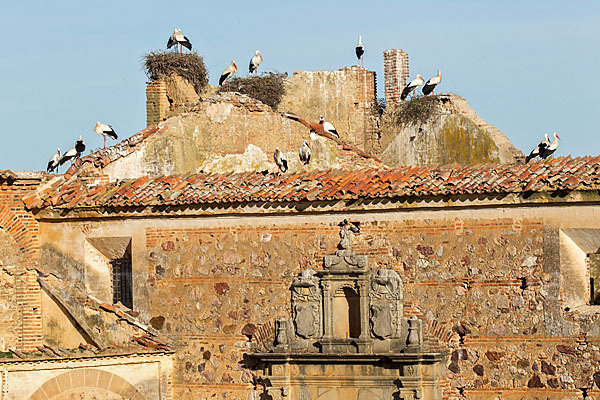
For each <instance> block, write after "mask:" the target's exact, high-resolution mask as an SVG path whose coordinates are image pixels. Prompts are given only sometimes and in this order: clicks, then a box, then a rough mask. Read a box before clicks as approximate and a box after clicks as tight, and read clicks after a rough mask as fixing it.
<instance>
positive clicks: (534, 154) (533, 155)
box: [525, 133, 550, 164]
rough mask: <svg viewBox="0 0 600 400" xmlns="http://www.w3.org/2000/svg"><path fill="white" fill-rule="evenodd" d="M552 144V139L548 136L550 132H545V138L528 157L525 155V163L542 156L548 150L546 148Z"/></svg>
mask: <svg viewBox="0 0 600 400" xmlns="http://www.w3.org/2000/svg"><path fill="white" fill-rule="evenodd" d="M549 145H550V139H549V138H548V134H547V133H544V140H542V141H541V142H540V143H539V144H538V145H537V146H536V147H535V149H533V150H531V153H529V155H528V156H527V157H525V164H527V163H528V162H529V161H531V160H532V159H534V158H536V157H541V155H542V154H544V151H546V148H547V147H548V146H549Z"/></svg>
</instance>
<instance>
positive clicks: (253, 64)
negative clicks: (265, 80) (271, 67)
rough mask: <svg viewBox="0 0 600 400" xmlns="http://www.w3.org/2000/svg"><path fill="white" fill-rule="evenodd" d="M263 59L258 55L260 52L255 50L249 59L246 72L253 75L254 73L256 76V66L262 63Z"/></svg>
mask: <svg viewBox="0 0 600 400" xmlns="http://www.w3.org/2000/svg"><path fill="white" fill-rule="evenodd" d="M262 60H263V58H262V56H261V55H260V51H258V50H256V52H255V54H254V56H253V57H252V58H251V59H250V65H249V66H248V72H250V73H253V72H254V71H256V74H257V75H258V66H259V65H260V63H261V62H262Z"/></svg>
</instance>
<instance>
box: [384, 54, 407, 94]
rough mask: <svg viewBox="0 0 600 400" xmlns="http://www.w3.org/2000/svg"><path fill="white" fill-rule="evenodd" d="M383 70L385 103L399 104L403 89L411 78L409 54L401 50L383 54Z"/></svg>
mask: <svg viewBox="0 0 600 400" xmlns="http://www.w3.org/2000/svg"><path fill="white" fill-rule="evenodd" d="M383 70H384V79H385V101H386V103H387V104H392V103H399V102H400V95H401V94H402V89H404V86H406V80H407V79H408V76H409V71H408V53H406V52H405V51H403V50H400V49H391V50H386V51H384V52H383Z"/></svg>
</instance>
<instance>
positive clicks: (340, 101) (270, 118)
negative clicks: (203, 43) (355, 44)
mask: <svg viewBox="0 0 600 400" xmlns="http://www.w3.org/2000/svg"><path fill="white" fill-rule="evenodd" d="M285 87H286V93H285V95H284V96H283V98H282V100H281V103H280V104H279V107H278V110H274V111H279V112H293V113H296V114H298V115H299V116H300V117H301V118H304V119H305V120H307V121H309V122H318V120H319V115H323V116H324V117H325V119H326V120H327V121H329V122H331V123H333V125H334V126H335V127H336V129H337V131H338V132H339V133H340V135H341V137H342V139H343V140H344V141H346V142H350V143H352V144H355V145H357V146H358V147H360V148H361V149H364V148H365V145H366V141H367V136H368V135H369V134H370V132H372V131H373V130H374V129H375V127H376V123H375V122H374V120H373V119H372V118H371V117H372V115H373V110H372V108H373V106H374V102H375V99H376V77H375V72H374V71H368V70H366V69H364V68H361V67H359V66H353V67H346V68H343V69H340V70H337V71H297V72H295V73H294V74H293V75H292V76H291V77H290V78H289V79H287V80H286V83H285ZM190 91H193V88H191V86H190V85H189V84H187V83H186V82H184V81H182V80H181V78H179V77H171V78H169V79H167V80H164V81H153V82H147V88H146V120H147V121H146V123H147V125H150V124H154V123H158V122H162V121H165V120H167V119H168V118H171V117H175V116H178V115H180V116H182V117H183V119H184V120H190V118H193V117H192V115H191V114H188V113H199V115H196V117H197V118H195V121H194V126H198V128H195V129H194V130H193V136H194V139H192V140H195V141H197V139H198V138H199V137H200V136H202V137H203V138H202V139H201V140H202V142H204V144H206V145H209V146H210V148H211V150H212V151H213V152H214V153H243V151H244V150H245V149H246V148H247V146H248V144H253V145H256V146H259V147H261V148H262V149H263V150H264V151H265V152H267V153H269V154H270V152H271V151H272V150H271V148H272V149H274V148H275V146H279V147H280V148H281V149H282V150H283V149H284V148H285V149H286V151H287V149H293V150H297V148H298V147H299V146H300V144H301V143H302V140H300V141H298V136H301V137H304V138H306V137H307V136H308V131H307V128H305V127H303V126H301V125H299V124H298V123H296V122H293V123H292V125H297V126H293V127H292V128H291V129H292V130H293V133H291V132H290V128H287V127H286V126H287V124H288V123H289V121H288V122H286V123H284V124H283V125H286V126H282V122H281V121H280V119H281V118H280V117H279V115H278V114H276V113H270V111H273V110H271V109H270V107H267V106H264V105H262V104H260V105H258V106H256V107H250V112H251V113H250V114H248V113H247V112H242V113H237V112H236V111H241V110H238V107H239V105H240V104H239V102H238V104H236V103H235V101H234V102H233V106H234V107H235V109H234V110H233V112H231V111H232V110H229V109H223V107H216V105H215V104H214V103H215V101H214V100H211V99H210V98H209V99H208V101H205V102H202V103H200V104H199V105H198V106H196V107H193V103H194V100H198V96H197V95H196V96H195V97H194V95H195V92H194V93H191V92H190ZM210 91H211V88H210V87H209V88H207V90H206V93H203V94H202V97H203V98H204V99H206V97H208V95H209V94H210ZM223 96H224V97H227V96H231V95H229V94H223ZM248 105H250V104H248ZM205 112H206V113H207V115H208V119H205V118H204V116H203V115H202V114H204V113H205ZM238 114H239V115H238ZM274 116H276V118H275V117H274ZM174 121H177V122H171V124H169V123H167V124H168V125H169V126H170V125H172V124H173V123H178V122H179V121H178V120H174ZM184 124H186V122H184ZM186 125H187V124H186ZM187 133H192V132H187ZM215 138H216V139H217V140H215ZM265 141H267V142H268V146H264V144H265ZM200 147H201V148H202V147H203V146H200ZM201 148H200V149H198V150H201ZM187 156H189V155H187Z"/></svg>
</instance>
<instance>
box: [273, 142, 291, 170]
mask: <svg viewBox="0 0 600 400" xmlns="http://www.w3.org/2000/svg"><path fill="white" fill-rule="evenodd" d="M273 159H274V160H275V164H277V167H278V168H279V170H280V171H281V172H285V171H287V169H288V163H287V158H285V155H284V154H283V153H282V152H281V150H279V147H275V153H273Z"/></svg>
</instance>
